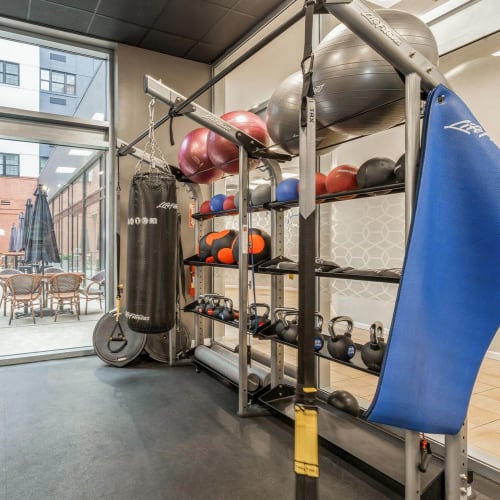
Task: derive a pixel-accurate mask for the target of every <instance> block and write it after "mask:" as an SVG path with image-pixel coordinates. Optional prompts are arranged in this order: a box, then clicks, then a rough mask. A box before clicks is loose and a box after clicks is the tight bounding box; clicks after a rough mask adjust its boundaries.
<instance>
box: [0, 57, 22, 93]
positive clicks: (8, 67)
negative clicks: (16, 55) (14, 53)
mask: <svg viewBox="0 0 500 500" xmlns="http://www.w3.org/2000/svg"><path fill="white" fill-rule="evenodd" d="M0 83H6V84H7V85H15V86H16V87H19V64H17V63H13V62H8V61H0Z"/></svg>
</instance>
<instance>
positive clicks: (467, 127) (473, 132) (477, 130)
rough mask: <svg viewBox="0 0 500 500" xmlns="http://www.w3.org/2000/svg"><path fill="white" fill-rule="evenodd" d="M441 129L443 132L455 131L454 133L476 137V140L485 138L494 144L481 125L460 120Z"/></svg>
mask: <svg viewBox="0 0 500 500" xmlns="http://www.w3.org/2000/svg"><path fill="white" fill-rule="evenodd" d="M443 128H444V129H445V130H455V131H456V132H461V133H462V134H466V135H470V136H476V137H477V138H478V139H482V138H483V137H486V138H487V139H489V140H490V141H491V142H494V141H493V139H492V138H491V137H490V136H489V135H488V134H487V133H486V131H485V130H484V128H483V127H481V125H479V124H478V123H474V122H472V121H471V120H460V121H458V122H455V123H450V125H445V126H444V127H443Z"/></svg>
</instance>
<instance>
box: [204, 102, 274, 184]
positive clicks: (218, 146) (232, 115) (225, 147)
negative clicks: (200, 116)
mask: <svg viewBox="0 0 500 500" xmlns="http://www.w3.org/2000/svg"><path fill="white" fill-rule="evenodd" d="M221 118H222V119H223V120H224V121H226V122H228V123H230V124H231V125H232V126H233V127H236V128H237V129H239V130H242V131H243V132H245V134H247V135H249V136H250V137H253V138H254V139H257V140H258V141H259V142H262V143H263V144H264V145H266V146H267V145H268V144H269V135H268V133H267V128H266V124H265V122H264V120H262V118H260V117H259V116H257V115H256V114H255V113H250V112H249V111H231V112H229V113H226V114H224V115H222V116H221ZM207 152H208V157H209V158H210V161H211V162H212V164H213V165H216V166H217V167H219V168H221V169H222V170H223V171H224V172H226V173H228V174H237V173H238V172H239V168H240V164H239V161H238V156H239V148H238V146H237V145H236V144H233V143H232V142H231V141H229V140H228V139H225V138H224V137H222V136H221V135H218V134H216V133H215V132H213V131H210V133H209V134H208V138H207ZM248 164H249V166H250V168H255V167H257V166H258V160H249V162H248Z"/></svg>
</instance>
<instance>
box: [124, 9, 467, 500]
mask: <svg viewBox="0 0 500 500" xmlns="http://www.w3.org/2000/svg"><path fill="white" fill-rule="evenodd" d="M311 4H312V5H313V6H314V8H315V12H320V13H330V14H332V15H334V16H335V17H337V18H338V19H339V20H340V21H341V22H342V23H344V24H345V25H346V26H347V27H348V28H350V29H351V30H352V31H353V32H354V33H355V34H357V35H358V36H359V37H360V38H362V39H363V40H364V41H365V42H366V43H367V44H368V45H369V46H371V47H372V48H373V49H374V50H376V51H377V52H378V53H380V54H381V55H382V56H383V57H384V58H385V59H386V60H387V61H388V62H390V63H391V64H392V65H393V66H394V67H395V68H396V69H397V70H398V71H399V72H400V73H401V74H402V75H404V78H405V97H406V134H405V150H406V181H405V194H406V197H405V212H406V231H407V233H408V230H409V226H410V221H411V214H412V208H413V202H414V194H415V185H416V164H417V156H418V152H419V143H420V128H419V116H420V95H421V90H423V91H424V92H425V91H429V90H431V89H432V88H434V87H435V86H437V85H438V84H440V83H446V80H445V78H444V76H443V75H442V74H441V73H440V72H439V70H438V69H437V68H436V67H435V66H434V65H433V64H431V63H430V62H429V61H428V60H427V59H425V58H424V57H423V56H422V55H421V54H420V53H419V52H418V51H416V50H415V49H413V47H411V46H410V45H409V44H408V43H407V42H406V41H405V40H404V39H402V38H400V37H399V35H398V34H397V33H395V32H394V31H392V30H391V29H390V27H389V26H387V25H385V24H384V28H385V29H383V30H381V29H379V24H380V23H379V24H376V23H372V22H370V20H369V19H379V18H378V17H377V15H376V14H375V13H374V11H372V10H371V9H370V8H369V7H368V6H366V5H365V4H364V3H363V2H362V1H361V0H323V1H321V0H316V1H312V0H311V1H307V2H306V6H309V7H310V6H311ZM302 17H303V13H298V14H296V15H294V16H293V17H291V18H290V19H289V20H288V21H287V22H285V23H284V24H283V25H282V26H281V27H280V28H279V29H277V30H275V31H273V32H272V33H271V34H269V35H268V36H266V37H264V38H263V39H262V40H261V41H260V42H258V43H257V44H256V45H255V46H254V47H253V49H251V50H250V51H248V52H246V53H245V54H243V55H242V56H241V57H239V58H238V59H237V60H236V61H235V62H234V63H233V64H231V65H229V66H228V67H227V68H226V69H225V70H224V71H222V72H221V73H219V74H218V75H217V76H216V77H215V78H214V79H212V80H211V81H210V82H208V83H207V84H205V85H204V86H202V87H201V88H200V89H199V90H198V91H196V92H195V93H194V94H193V95H192V96H190V97H189V98H187V99H186V98H184V97H183V96H182V95H180V94H178V93H177V92H175V91H173V90H172V89H170V88H168V87H167V86H165V85H163V84H162V83H160V82H159V81H156V80H154V79H153V78H151V77H150V76H146V77H145V81H144V89H145V92H147V93H148V94H150V95H151V96H153V97H156V98H158V99H159V100H161V101H163V102H165V103H167V104H168V105H170V106H171V109H170V112H169V114H168V115H166V116H165V117H163V118H162V119H161V120H159V121H158V122H157V123H156V124H155V127H157V126H159V125H161V124H162V123H165V122H166V121H167V120H169V119H170V118H172V117H173V116H176V115H178V114H180V112H181V111H182V114H184V115H186V116H189V117H190V118H192V119H193V120H194V121H196V122H197V123H200V124H201V125H203V126H206V127H207V128H209V129H210V130H213V131H215V132H216V133H218V134H220V135H222V136H223V137H225V138H226V139H228V140H230V141H231V142H233V143H234V144H237V145H238V146H239V161H240V166H241V165H246V164H247V161H248V156H249V154H250V155H255V154H256V152H257V150H258V149H259V148H262V146H263V145H261V144H258V143H257V141H255V140H253V139H252V138H250V137H248V136H247V135H246V134H244V133H242V132H241V131H239V130H237V129H235V128H234V127H232V126H231V125H229V124H228V123H226V122H224V121H223V120H221V119H220V118H218V117H217V116H215V115H213V114H212V113H210V112H208V111H207V110H204V109H203V108H201V107H199V106H197V105H194V104H193V101H194V100H195V99H196V98H197V97H199V96H200V95H201V94H202V93H204V92H205V91H206V90H208V89H209V88H211V87H212V86H213V85H214V84H215V83H216V82H217V81H219V80H220V79H222V78H223V77H224V76H225V75H226V74H228V73H229V72H230V71H232V70H233V69H234V68H235V67H237V66H238V65H239V64H241V63H242V62H243V61H244V60H246V59H247V58H248V57H250V56H251V55H253V54H254V53H255V52H257V51H258V50H260V48H262V47H263V46H265V45H266V44H267V43H269V42H270V41H272V40H273V39H274V38H275V37H276V36H278V35H279V34H280V33H282V32H283V31H285V30H286V29H287V28H288V27H290V26H292V25H293V24H295V22H297V21H298V20H299V19H301V18H302ZM379 21H380V19H379ZM307 112H308V116H309V119H308V126H306V127H303V128H302V129H301V133H300V142H301V145H300V151H301V166H300V178H301V180H303V182H301V193H300V203H299V208H300V216H301V219H302V220H301V225H300V236H301V237H300V250H301V251H300V254H301V257H300V258H299V261H300V267H299V271H298V274H299V277H300V279H301V288H302V290H304V289H305V292H304V293H303V295H305V296H306V297H309V301H307V299H305V298H304V297H303V298H302V299H300V301H301V303H302V306H301V307H300V316H299V323H300V324H301V325H302V328H303V331H304V339H302V340H301V341H300V345H299V346H298V349H299V370H298V379H299V380H298V383H299V387H300V390H302V389H303V386H304V385H305V386H307V385H309V386H313V385H314V379H315V368H314V367H315V359H317V357H315V355H314V352H313V349H312V346H313V333H312V332H313V328H312V325H313V321H314V306H315V304H312V303H311V301H310V297H311V294H310V293H309V292H310V291H312V290H314V289H315V280H316V273H315V272H314V271H312V270H311V269H308V264H310V263H311V261H312V260H311V259H314V253H315V252H314V238H308V237H307V236H310V235H314V230H315V215H316V214H315V211H316V208H315V202H314V185H315V182H314V170H313V169H311V168H307V165H314V164H315V148H314V134H315V130H314V122H315V104H314V99H312V98H308V99H307ZM311 122H312V123H313V125H311ZM145 136H146V133H144V134H143V135H142V136H140V137H139V138H138V139H137V140H136V141H135V142H132V143H131V144H129V145H128V146H126V147H122V150H121V154H127V153H128V152H129V151H130V149H131V148H132V147H133V145H134V144H136V143H137V142H138V141H139V140H141V139H142V138H144V137H145ZM277 159H278V158H276V157H275V158H272V157H271V158H266V159H263V161H264V164H265V165H266V166H267V167H268V169H269V171H270V173H271V177H272V188H273V191H272V192H273V194H274V190H275V187H276V184H277V183H278V182H279V181H280V180H281V174H280V169H279V167H278V163H277ZM239 191H240V196H241V199H240V211H239V231H240V236H241V235H245V234H246V233H247V231H248V171H247V170H246V169H244V168H243V169H241V167H240V177H239ZM359 194H361V195H362V194H363V193H359ZM197 201H199V198H198V199H197V198H196V195H195V202H197ZM274 208H279V207H274ZM271 230H272V238H273V255H282V253H283V217H282V214H281V211H280V210H272V221H271ZM304 235H305V236H306V237H305V238H304V237H303V236H304ZM196 237H197V238H198V237H199V232H197V234H196ZM242 241H246V239H245V238H244V237H243V239H242ZM245 246H246V245H244V244H242V245H240V249H239V263H240V265H239V278H240V283H246V282H247V281H248V249H247V248H245ZM309 267H312V266H309ZM199 269H201V266H200V267H199ZM287 274H288V273H287ZM338 277H341V276H338ZM360 279H363V278H360ZM195 285H196V289H197V291H198V293H201V292H202V291H203V290H202V285H203V284H202V277H201V272H197V276H196V282H195ZM271 288H272V296H271V307H273V308H274V307H277V306H280V305H282V304H283V278H282V276H281V275H280V274H278V273H273V274H271ZM247 302H248V291H247V288H246V287H240V292H239V307H240V318H239V342H240V363H239V375H240V384H239V398H238V400H239V404H238V413H239V414H240V415H241V416H247V415H250V414H252V408H250V406H249V404H248V401H249V398H248V389H247V386H246V376H245V375H246V370H247V348H246V347H247V335H248V333H247V331H246V323H247V314H246V307H245V306H246V304H247ZM299 305H300V304H299ZM202 336H203V335H202V333H201V321H200V322H199V325H197V335H196V338H197V341H198V343H200V342H201V340H202ZM309 347H310V349H309ZM283 365H284V363H283V347H282V344H281V343H279V342H272V352H271V368H272V374H273V376H272V386H273V387H274V389H273V391H275V393H276V394H278V398H275V399H273V397H272V396H273V395H274V394H275V393H272V394H271V393H270V394H269V395H268V396H266V397H265V398H262V399H263V400H265V402H266V404H269V405H273V406H275V407H277V406H279V405H280V404H281V403H279V402H277V401H279V400H280V398H281V399H283V398H284V399H287V398H289V397H290V394H287V393H286V390H285V389H283V390H282V389H281V388H282V387H283V386H282V385H281V382H282V380H283ZM280 391H282V393H280ZM311 401H312V403H313V404H315V403H316V401H315V397H314V396H312V400H311ZM287 404H288V405H289V402H288V403H286V404H285V405H284V406H283V408H282V409H281V410H279V409H278V411H281V413H283V414H287V413H288V414H289V412H290V409H289V406H287ZM320 407H321V404H320ZM326 413H333V414H335V415H336V420H338V422H344V423H345V425H347V426H348V427H349V428H351V427H352V425H354V424H355V425H356V426H357V432H358V430H359V428H363V429H365V427H366V429H367V437H366V439H370V437H369V436H371V437H372V438H374V439H378V438H376V436H377V435H378V434H379V433H383V437H382V438H381V440H382V441H383V440H384V439H385V440H388V441H390V440H391V439H392V438H391V439H389V438H387V433H385V431H384V430H382V429H381V428H380V427H379V426H372V425H371V424H368V423H366V422H364V423H363V424H360V423H359V422H358V421H356V422H352V421H350V420H349V418H350V417H349V416H346V415H345V414H344V415H342V414H337V413H338V412H336V411H334V409H332V408H327V409H326V410H325V411H324V412H322V413H321V416H320V420H324V416H323V414H326ZM346 419H347V420H346ZM358 420H359V419H358ZM327 422H328V420H327ZM346 422H347V423H346ZM330 423H331V422H330ZM365 424H366V426H365ZM325 425H327V424H325ZM339 425H341V426H342V425H343V424H339ZM359 432H364V430H363V431H359ZM326 434H328V432H327V433H326ZM333 434H334V436H335V439H338V432H336V431H335V432H334V433H333ZM324 437H326V439H327V440H329V441H332V440H333V441H334V439H331V438H330V437H329V436H328V435H326V436H324ZM464 438H465V431H464V432H462V433H459V434H458V435H456V436H446V457H445V469H446V474H445V482H446V498H449V499H451V498H457V497H459V498H461V499H465V498H467V488H465V486H467V475H466V472H467V471H466V464H467V452H466V440H465V439H464ZM399 442H400V443H401V441H399ZM379 444H380V442H379ZM347 446H348V444H347ZM364 447H365V448H366V446H364ZM355 448H356V447H355ZM351 451H352V450H351ZM354 453H358V454H360V455H362V451H361V449H358V451H356V450H355V451H354ZM378 453H379V451H378V450H377V457H376V462H374V463H376V464H380V455H379V454H378ZM404 456H405V467H404V473H401V470H400V469H399V472H396V471H395V470H393V471H386V472H383V474H385V475H387V477H389V478H391V479H392V480H394V481H396V482H398V483H399V484H401V485H404V490H405V497H406V498H407V499H417V498H421V496H422V492H423V489H425V488H426V487H427V486H428V485H429V484H430V482H432V481H433V479H432V480H431V481H427V479H426V478H422V475H421V474H420V473H419V472H418V468H417V467H418V463H419V461H420V457H419V439H418V434H417V433H415V432H410V431H407V432H406V434H405V439H404ZM400 459H401V457H400V454H398V455H397V456H393V457H392V458H390V460H391V461H392V463H393V464H397V462H399V461H400ZM361 460H364V458H363V457H361ZM366 463H367V464H368V465H369V466H370V460H368V461H367V462H366ZM396 467H397V466H396ZM430 469H433V466H432V467H430ZM438 469H439V467H438ZM438 474H439V471H435V474H434V473H433V474H432V475H433V477H435V476H437V475H438ZM310 479H312V481H309V480H310ZM297 484H299V483H297ZM314 485H315V482H314V479H313V478H307V481H306V482H304V483H300V486H299V488H298V489H299V490H300V493H301V494H304V493H305V492H307V490H308V488H311V490H310V491H313V492H314V495H315V487H314ZM314 495H313V496H314ZM297 498H299V496H298V497H297ZM304 498H305V497H304ZM310 498H312V496H311V497H310Z"/></svg>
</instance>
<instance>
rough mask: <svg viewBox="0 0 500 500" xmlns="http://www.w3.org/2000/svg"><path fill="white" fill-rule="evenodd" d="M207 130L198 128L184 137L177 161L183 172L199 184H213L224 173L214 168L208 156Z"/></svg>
mask: <svg viewBox="0 0 500 500" xmlns="http://www.w3.org/2000/svg"><path fill="white" fill-rule="evenodd" d="M208 132H209V130H208V129H207V128H196V129H194V130H192V131H191V132H189V134H187V135H186V137H184V139H183V140H182V142H181V145H180V146H179V151H178V153H177V161H178V163H179V168H180V169H181V172H182V173H183V174H184V175H185V176H186V177H189V179H190V180H191V181H193V182H196V183H198V184H212V183H213V182H215V181H218V180H219V179H220V178H221V177H222V176H223V175H224V172H223V171H222V170H221V169H220V168H214V166H213V164H212V162H211V161H210V159H209V157H208V154H207V137H208Z"/></svg>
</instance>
